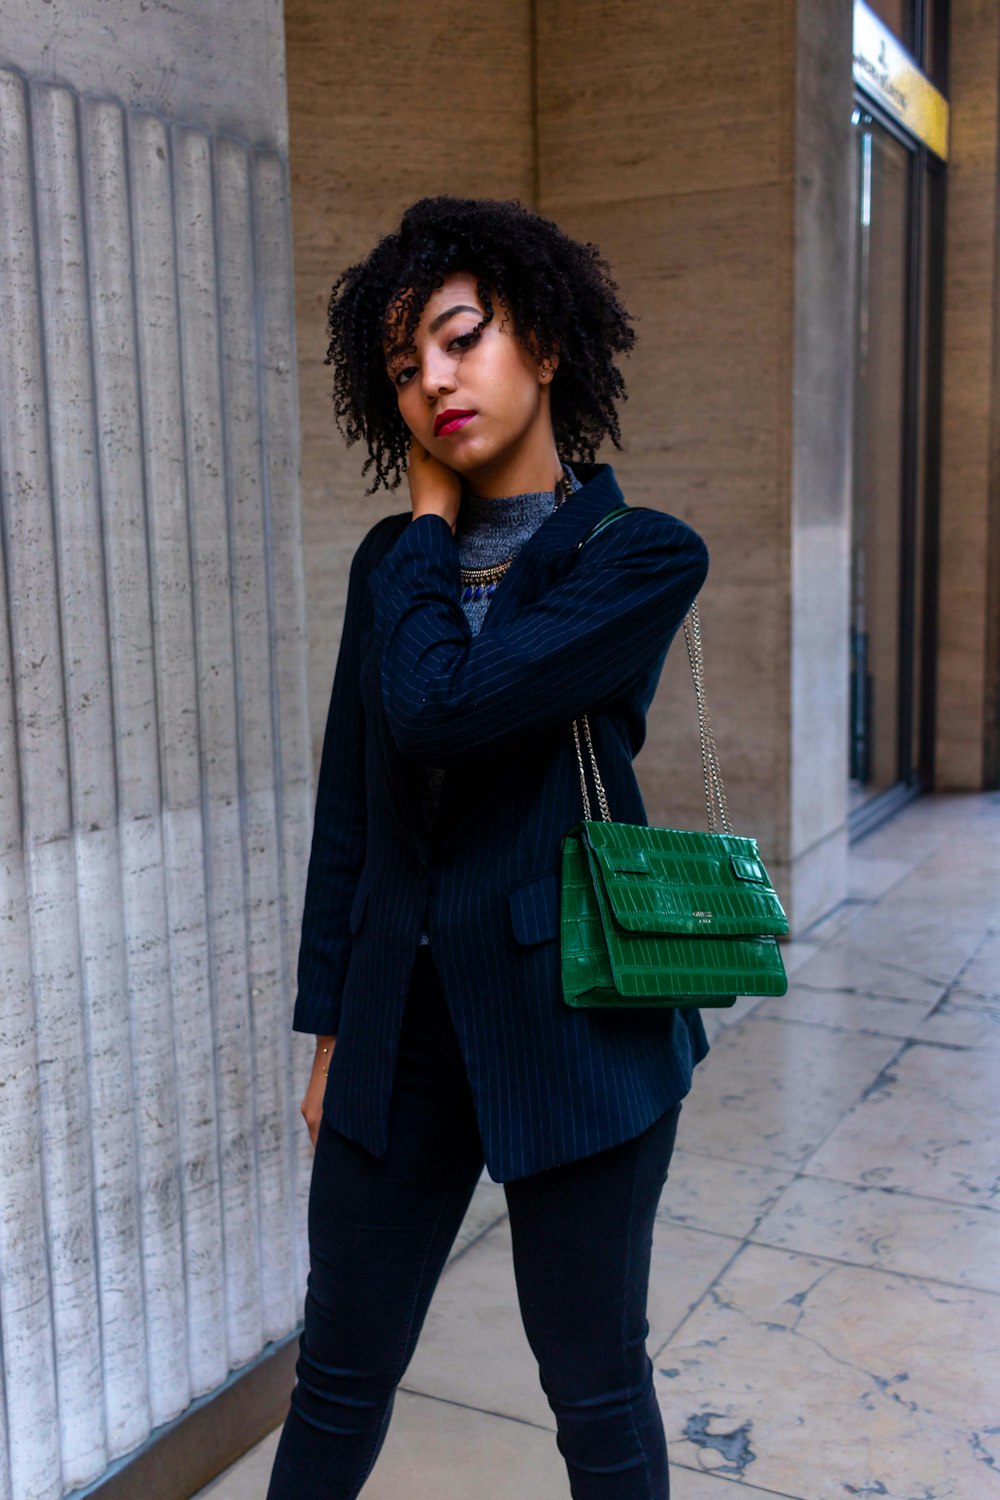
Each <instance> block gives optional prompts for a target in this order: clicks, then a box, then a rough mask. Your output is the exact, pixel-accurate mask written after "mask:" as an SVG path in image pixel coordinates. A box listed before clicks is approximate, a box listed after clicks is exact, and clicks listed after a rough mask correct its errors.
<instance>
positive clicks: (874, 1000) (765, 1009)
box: [754, 983, 934, 1037]
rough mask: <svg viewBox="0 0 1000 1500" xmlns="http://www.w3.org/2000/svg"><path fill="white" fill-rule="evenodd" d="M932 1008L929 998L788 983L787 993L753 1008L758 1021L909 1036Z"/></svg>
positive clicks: (912, 1034) (915, 1032) (915, 1031)
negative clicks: (892, 996)
mask: <svg viewBox="0 0 1000 1500" xmlns="http://www.w3.org/2000/svg"><path fill="white" fill-rule="evenodd" d="M933 1008H934V1002H933V1000H931V999H930V997H926V998H925V999H923V1000H894V999H890V998H889V997H888V996H882V995H848V994H844V993H842V991H840V990H823V989H819V988H815V989H814V988H812V987H807V986H806V985H797V984H794V983H793V984H791V985H789V987H788V994H787V995H782V996H781V997H780V998H774V997H772V998H771V999H766V1000H764V1001H762V1003H761V1004H760V1005H759V1006H758V1008H757V1009H756V1010H755V1011H754V1015H755V1017H756V1018H757V1019H758V1020H760V1021H787V1020H789V1019H790V1018H794V1019H795V1020H796V1021H803V1022H808V1023H809V1024H810V1025H815V1026H833V1027H839V1028H841V1029H843V1030H847V1031H874V1032H877V1033H878V1034H879V1035H880V1036H895V1037H911V1036H915V1035H916V1034H917V1031H918V1029H919V1027H920V1026H921V1024H922V1023H923V1021H924V1019H925V1018H926V1017H927V1016H928V1015H929V1014H930V1013H931V1011H932V1010H933Z"/></svg>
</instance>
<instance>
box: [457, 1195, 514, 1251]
mask: <svg viewBox="0 0 1000 1500" xmlns="http://www.w3.org/2000/svg"><path fill="white" fill-rule="evenodd" d="M506 1214H507V1195H506V1194H505V1193H504V1190H503V1183H502V1182H494V1181H493V1179H492V1177H487V1178H486V1180H485V1181H483V1179H482V1178H480V1180H479V1182H478V1183H477V1184H476V1189H475V1192H474V1193H473V1194H472V1201H471V1203H470V1204H469V1206H468V1208H467V1209H466V1211H465V1218H464V1219H463V1220H462V1224H461V1227H460V1228H459V1231H458V1233H457V1235H456V1236H455V1242H454V1244H453V1245H452V1247H451V1249H450V1251H449V1252H448V1260H449V1261H453V1260H454V1259H455V1257H456V1255H461V1254H462V1252H463V1251H464V1250H467V1249H468V1247H469V1246H470V1245H473V1244H475V1242H476V1240H478V1239H479V1238H480V1236H481V1235H483V1234H485V1233H486V1231H487V1230H488V1229H492V1227H493V1225H494V1224H497V1223H499V1221H500V1220H501V1219H503V1218H505V1217H506Z"/></svg>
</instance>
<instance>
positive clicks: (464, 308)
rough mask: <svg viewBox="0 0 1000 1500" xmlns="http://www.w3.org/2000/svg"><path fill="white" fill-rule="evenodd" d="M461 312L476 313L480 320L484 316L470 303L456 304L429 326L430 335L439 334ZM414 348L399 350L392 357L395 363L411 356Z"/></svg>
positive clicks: (480, 310) (479, 309) (440, 314)
mask: <svg viewBox="0 0 1000 1500" xmlns="http://www.w3.org/2000/svg"><path fill="white" fill-rule="evenodd" d="M460 312H470V313H475V314H476V316H477V317H480V318H481V317H482V316H483V313H482V309H481V308H479V307H470V306H469V305H468V303H466V302H458V303H456V304H455V306H454V307H449V308H448V309H447V310H446V311H445V312H442V313H438V315H437V317H436V318H434V319H433V320H432V321H431V322H430V323H429V324H428V325H427V332H428V333H437V331H438V329H439V328H440V327H441V325H442V323H447V321H448V319H449V318H453V317H454V316H455V314H456V313H460ZM413 348H414V345H413V344H410V345H409V346H408V347H407V348H406V349H402V350H398V351H397V352H396V353H395V354H394V355H393V356H392V359H393V361H394V360H396V359H401V358H402V357H403V355H404V354H409V353H410V352H411V350H412V349H413Z"/></svg>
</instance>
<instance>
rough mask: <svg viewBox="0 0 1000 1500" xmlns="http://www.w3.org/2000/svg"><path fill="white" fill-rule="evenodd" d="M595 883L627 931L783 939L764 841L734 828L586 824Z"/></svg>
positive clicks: (779, 908)
mask: <svg viewBox="0 0 1000 1500" xmlns="http://www.w3.org/2000/svg"><path fill="white" fill-rule="evenodd" d="M582 826H583V829H584V842H585V844H586V847H587V850H588V857H589V858H590V861H591V869H592V878H593V880H594V885H595V888H596V889H597V891H598V893H599V894H600V895H603V897H604V900H605V902H606V905H607V908H608V910H609V911H610V914H611V916H612V918H613V920H614V922H615V924H616V926H617V927H619V928H620V929H621V930H622V931H624V932H626V933H633V934H636V935H640V934H642V933H648V934H650V935H654V934H678V935H684V934H688V935H697V936H700V937H713V936H715V937H737V936H765V935H766V936H779V935H783V934H785V933H787V931H788V919H787V917H786V916H785V913H784V910H783V908H782V905H781V902H780V901H779V900H778V896H777V893H776V892H775V890H774V888H773V886H772V885H771V882H770V879H769V878H768V874H767V871H766V870H765V868H764V864H763V861H762V860H761V858H760V855H759V853H758V850H757V841H756V839H753V838H747V837H743V836H741V835H738V834H729V833H698V832H694V831H689V830H686V829H678V828H649V827H646V826H644V825H642V824H637V823H610V822H604V821H593V822H586V823H584V824H583V825H582Z"/></svg>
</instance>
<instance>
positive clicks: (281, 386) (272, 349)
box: [251, 150, 314, 1316]
mask: <svg viewBox="0 0 1000 1500" xmlns="http://www.w3.org/2000/svg"><path fill="white" fill-rule="evenodd" d="M251 173H252V189H253V191H252V203H253V224H254V235H253V243H254V249H255V279H256V291H257V297H256V304H257V308H258V317H257V329H258V349H257V370H258V381H259V384H260V390H261V396H260V406H261V438H262V443H263V460H264V461H263V474H264V525H265V534H266V536H267V538H268V545H267V547H266V556H267V562H268V594H269V599H270V633H271V675H272V688H271V692H272V713H273V723H274V737H275V746H276V751H275V760H276V765H277V770H278V777H277V787H278V810H277V818H278V826H279V828H280V830H281V836H280V849H281V892H282V896H281V899H282V945H283V964H284V983H283V985H282V986H281V991H282V1001H283V1015H282V1018H281V1024H282V1025H283V1026H284V1027H285V1029H286V1031H287V1033H288V1036H289V1040H290V1050H291V1078H292V1089H291V1099H290V1103H289V1110H290V1115H289V1122H288V1126H287V1129H288V1132H289V1139H290V1144H291V1152H292V1162H293V1176H294V1184H295V1201H294V1204H293V1207H292V1221H291V1224H290V1229H289V1232H290V1235H291V1239H292V1243H293V1245H294V1247H295V1256H296V1262H295V1278H296V1288H297V1290H298V1293H299V1296H300V1297H301V1295H303V1294H304V1291H305V1285H306V1275H307V1271H308V1254H307V1249H308V1246H307V1239H306V1228H307V1211H308V1197H309V1183H310V1180H311V1177H312V1160H313V1148H312V1143H311V1141H310V1139H309V1134H308V1131H307V1130H306V1128H305V1122H304V1120H303V1119H302V1115H301V1113H300V1112H299V1108H298V1105H299V1102H300V1099H301V1096H302V1094H303V1093H304V1091H305V1087H306V1083H307V1082H308V1078H309V1072H310V1068H311V1065H312V1055H313V1045H314V1044H313V1042H312V1039H311V1038H310V1037H308V1036H305V1035H303V1034H302V1033H301V1032H293V1031H292V1030H291V1013H292V1005H293V1002H294V996H295V984H296V974H295V968H296V957H297V952H298V939H299V927H300V923H301V920H302V904H303V900H304V897H305V874H306V868H307V864H308V858H309V841H310V838H311V834H312V814H313V804H314V788H313V781H312V749H311V740H310V732H309V685H308V663H307V657H308V642H307V638H306V629H305V609H306V606H305V575H304V565H303V541H302V511H301V505H300V501H299V471H300V444H299V422H298V388H297V369H298V366H297V360H296V351H295V289H294V278H293V260H292V243H291V217H290V203H289V194H288V181H287V174H286V170H285V167H284V164H283V162H282V161H281V159H280V158H279V157H278V156H277V155H276V154H275V153H274V152H271V151H261V150H258V151H254V152H253V153H252V154H251ZM296 1316H298V1314H296Z"/></svg>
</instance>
